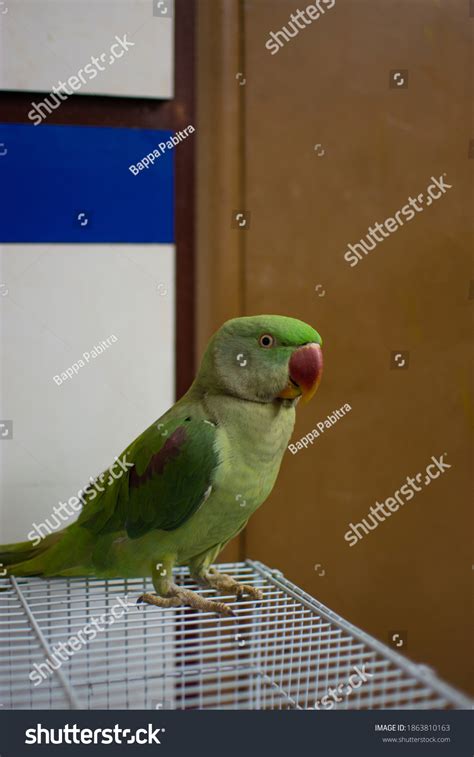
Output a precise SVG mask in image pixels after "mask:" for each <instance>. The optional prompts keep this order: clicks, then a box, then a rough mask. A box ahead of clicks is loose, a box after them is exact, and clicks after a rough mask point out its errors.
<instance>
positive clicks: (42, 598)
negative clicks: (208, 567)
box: [0, 561, 471, 710]
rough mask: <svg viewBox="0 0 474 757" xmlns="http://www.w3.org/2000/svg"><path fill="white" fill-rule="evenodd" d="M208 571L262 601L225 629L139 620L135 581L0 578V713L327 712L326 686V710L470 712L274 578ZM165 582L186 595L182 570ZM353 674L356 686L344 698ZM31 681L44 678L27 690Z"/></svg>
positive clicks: (216, 620)
mask: <svg viewBox="0 0 474 757" xmlns="http://www.w3.org/2000/svg"><path fill="white" fill-rule="evenodd" d="M218 567H219V570H221V571H222V572H226V573H228V574H230V575H232V576H233V577H234V578H236V579H237V580H239V581H242V582H244V583H247V584H253V585H254V586H258V587H259V588H261V589H262V590H263V594H264V598H263V600H261V601H255V600H249V599H246V600H245V599H244V600H241V601H239V602H238V603H233V605H232V607H233V609H234V611H235V617H233V618H230V617H225V618H224V617H216V616H215V615H213V614H209V613H202V612H196V611H194V610H191V609H190V608H170V609H166V610H163V609H161V608H156V607H151V606H145V607H144V609H141V610H140V609H138V608H137V607H136V606H135V602H136V599H137V597H138V596H139V594H141V593H142V592H143V591H144V589H146V590H149V591H150V590H151V591H152V590H153V589H152V587H151V585H150V584H149V582H147V581H143V580H141V579H136V580H135V579H129V580H108V581H103V580H88V579H49V580H44V579H40V578H21V579H20V578H18V579H15V578H4V579H1V580H0V649H1V656H0V681H1V690H0V706H3V707H4V708H12V709H41V708H43V709H55V708H61V709H63V708H85V709H160V708H163V709H190V708H200V709H202V708H206V709H207V708H217V709H312V708H315V706H316V707H317V708H318V709H326V706H325V700H324V697H325V696H326V697H327V695H328V692H329V690H330V687H331V688H332V690H333V691H336V692H337V693H336V697H337V701H336V699H335V698H334V697H332V698H331V697H330V698H329V700H328V701H329V702H332V705H328V706H327V708H329V706H331V708H334V709H351V710H352V709H357V710H358V709H373V708H388V709H391V708H397V709H440V708H452V707H457V708H470V707H471V702H470V701H469V700H468V699H467V698H466V697H464V696H463V695H462V694H460V693H459V692H457V691H456V690H455V689H453V688H452V687H450V686H448V685H447V684H446V683H444V682H443V681H440V680H439V679H438V678H436V676H435V675H434V674H433V673H432V672H431V671H430V670H429V669H427V668H425V667H424V666H419V665H415V664H414V663H412V662H410V661H409V660H407V659H406V658H404V657H402V656H401V655H399V654H397V653H396V652H394V651H393V650H391V649H389V648H388V647H386V646H384V645H383V644H381V643H380V642H378V641H376V640H375V639H373V638H372V637H370V636H368V635H367V634H365V633H364V632H363V631H360V630H359V629H357V628H355V627H354V626H352V625H351V624H350V623H348V622H347V621H345V620H344V619H343V618H341V617H340V616H338V615H336V614H335V613H333V612H332V611H330V610H328V609H327V608H325V607H324V606H323V605H321V604H320V603H318V602H317V601H316V600H315V599H313V598H312V597H310V596H309V595H307V594H305V592H303V591H302V590H301V589H299V588H298V587H297V586H295V585H294V584H292V583H290V582H289V581H287V580H286V579H285V578H284V577H283V576H282V574H281V573H279V572H278V571H271V570H270V569H268V568H267V567H265V566H264V565H262V564H261V563H257V562H252V561H247V562H245V563H228V564H225V565H219V566H218ZM176 581H177V582H178V583H181V584H185V585H186V586H188V587H190V588H197V587H194V585H193V583H192V581H191V580H190V578H189V574H188V572H187V570H186V569H184V568H183V569H179V570H178V571H176ZM199 591H201V592H202V593H203V594H207V595H209V596H212V597H214V596H215V595H214V592H212V591H206V590H203V589H199ZM223 598H224V599H225V598H226V597H223ZM119 599H121V600H122V605H120V603H119V601H118V600H119ZM227 599H230V597H228V598H227ZM124 604H127V609H126V610H125V609H124V610H123V616H122V617H121V618H120V619H117V620H114V621H113V622H112V623H110V625H106V624H105V621H104V622H102V623H100V624H99V626H104V629H103V630H100V632H99V631H98V632H97V634H96V636H95V638H88V637H85V635H84V633H83V635H82V639H85V643H84V644H83V645H82V646H81V647H80V648H78V649H77V650H76V651H75V652H74V653H73V654H72V655H71V656H70V657H68V655H66V658H65V660H64V661H62V660H61V658H60V657H59V656H58V655H57V654H56V652H55V650H56V649H57V646H56V645H57V644H58V643H59V642H64V643H66V642H69V640H70V639H71V638H72V637H76V638H77V634H78V632H80V631H81V630H84V628H85V627H87V626H88V625H89V626H90V624H91V619H92V618H96V619H98V618H100V617H101V616H102V615H103V614H104V613H110V612H111V610H112V608H114V607H117V608H118V607H119V606H123V605H124ZM109 617H112V616H111V615H110V616H109ZM89 636H90V637H92V632H90V633H89ZM80 638H81V636H79V639H80ZM76 646H77V645H76ZM63 654H64V652H63ZM48 659H49V660H51V665H50V666H47V665H46V662H45V661H46V660H48ZM53 663H54V666H57V669H56V670H53V669H52V667H53ZM35 664H36V666H38V667H36V668H35V667H34V666H35ZM48 667H49V668H51V670H50V671H48V673H47V674H46V671H47V670H48ZM355 669H357V670H359V671H361V672H362V673H364V671H365V676H363V678H366V680H361V678H360V677H359V678H358V679H357V680H358V685H357V687H355V685H354V687H349V685H348V682H349V681H350V680H351V678H350V677H351V675H353V674H354V670H355ZM33 670H37V671H43V673H42V675H43V676H44V680H43V679H42V680H41V683H40V684H38V685H34V683H33V682H32V680H31V679H30V674H31V673H32V671H33ZM38 677H39V676H37V677H36V678H35V679H34V680H35V683H37V679H38ZM349 688H351V690H350V691H349Z"/></svg>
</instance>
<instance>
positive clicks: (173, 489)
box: [78, 416, 219, 539]
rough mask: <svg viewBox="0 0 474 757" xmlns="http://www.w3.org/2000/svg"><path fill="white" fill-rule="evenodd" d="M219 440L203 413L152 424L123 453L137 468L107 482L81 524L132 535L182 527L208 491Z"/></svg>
mask: <svg viewBox="0 0 474 757" xmlns="http://www.w3.org/2000/svg"><path fill="white" fill-rule="evenodd" d="M163 420H164V421H165V420H166V418H164V419H163ZM215 441H216V428H215V426H214V424H212V423H211V422H210V421H206V420H202V419H201V418H196V419H193V418H191V417H189V416H188V417H185V418H183V417H181V419H180V420H173V421H172V420H167V421H166V422H164V423H156V424H153V425H152V426H150V427H149V428H148V429H147V430H146V431H144V432H143V434H142V435H141V436H139V437H138V439H136V440H135V441H134V442H133V443H132V444H131V445H130V446H129V447H128V448H127V449H126V450H125V452H124V453H123V455H122V458H121V459H122V460H123V461H126V463H127V464H132V463H133V468H132V467H130V469H129V470H128V471H127V473H124V474H123V476H122V477H121V478H118V479H117V480H115V481H111V482H110V483H109V484H107V482H106V483H105V487H104V493H103V494H102V495H101V496H100V498H98V499H97V500H96V501H94V502H90V503H88V504H86V505H85V507H84V509H83V511H82V513H81V516H80V518H79V519H78V524H79V525H82V526H85V527H86V528H88V529H90V530H92V531H93V532H94V533H96V534H101V533H106V532H110V531H119V530H125V531H126V532H127V534H128V536H129V537H130V538H132V539H133V538H137V537H139V536H143V535H144V534H146V533H147V532H148V531H150V530H152V529H162V530H164V531H172V530H174V529H176V528H179V526H181V525H182V524H183V523H184V522H185V521H187V520H188V518H190V517H191V516H192V515H193V514H194V513H195V512H196V510H197V509H198V508H199V506H200V505H201V504H202V503H203V502H204V501H205V500H206V498H207V496H208V495H209V493H210V487H211V486H212V481H213V475H214V472H215V470H216V468H217V466H218V464H219V458H218V454H217V451H216V445H215Z"/></svg>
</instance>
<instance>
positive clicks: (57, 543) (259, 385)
mask: <svg viewBox="0 0 474 757" xmlns="http://www.w3.org/2000/svg"><path fill="white" fill-rule="evenodd" d="M321 344H322V340H321V337H320V336H319V334H318V332H317V331H315V330H314V329H313V328H312V327H311V326H308V324H306V323H303V322H302V321H299V320H296V319H294V318H287V317H284V316H277V315H260V316H253V317H246V318H234V319H232V320H230V321H227V322H226V323H224V325H223V326H222V327H221V328H220V329H219V330H218V331H217V332H216V333H215V334H214V336H213V337H212V338H211V340H210V342H209V344H208V346H207V348H206V351H205V354H204V357H203V360H202V363H201V366H200V369H199V372H198V374H197V377H196V379H195V380H194V382H193V384H192V386H191V387H190V389H189V390H188V391H187V392H186V394H185V395H184V396H183V397H182V398H181V399H180V400H179V401H178V402H176V404H175V405H174V406H173V407H172V408H171V409H170V410H168V411H167V412H166V413H165V414H164V415H163V416H161V418H159V420H158V421H155V422H154V423H153V424H152V425H151V426H149V428H147V429H146V431H144V432H143V433H142V434H141V435H140V436H139V437H138V438H137V439H135V441H134V442H132V443H131V444H130V445H129V446H128V447H127V449H126V450H125V451H124V452H123V453H122V455H121V456H120V459H121V473H122V475H117V476H108V480H104V474H103V475H102V476H101V477H100V481H101V482H104V485H103V487H97V486H95V485H93V486H89V487H87V488H86V489H85V490H84V492H83V495H84V507H83V509H82V510H81V512H80V515H79V517H78V518H77V520H76V521H75V522H74V523H72V524H71V525H69V526H68V527H67V528H64V529H63V530H62V531H58V532H55V533H53V534H51V535H49V536H47V537H46V538H44V539H43V540H42V541H41V542H40V543H39V544H37V546H36V547H35V546H32V544H31V542H29V541H27V542H22V543H19V544H11V545H6V546H0V563H3V565H4V566H7V571H8V572H9V573H11V574H12V575H15V576H32V575H37V576H47V577H50V576H91V577H96V578H117V577H120V578H136V577H149V576H151V577H152V581H153V586H154V588H155V590H156V594H151V593H146V594H143V595H142V596H141V597H139V598H138V602H145V603H148V604H153V605H157V606H158V607H178V606H181V605H188V606H190V607H193V608H195V609H199V610H204V611H208V612H216V613H219V614H223V615H232V614H233V613H232V611H231V609H230V608H229V606H228V605H226V604H224V603H223V602H217V601H214V600H211V599H207V598H205V597H203V596H201V595H200V594H198V593H197V592H194V591H191V590H189V589H186V588H184V587H181V586H177V585H176V584H174V583H173V567H174V566H178V565H187V566H189V569H190V573H191V575H192V576H193V578H195V580H196V581H197V582H198V583H199V584H200V585H203V586H206V587H212V588H213V589H215V590H217V591H218V592H221V593H225V594H234V595H236V596H237V597H241V596H243V595H244V594H247V595H249V596H250V597H252V598H261V592H260V591H259V590H258V589H256V588H255V587H253V586H246V585H244V584H240V583H238V582H237V581H236V580H235V579H233V578H231V577H230V576H227V575H225V574H221V573H219V572H218V571H217V570H216V569H215V568H213V567H211V566H212V563H213V562H214V561H215V559H216V557H217V555H218V554H219V552H220V551H221V550H222V549H223V547H224V546H225V545H226V544H227V542H229V541H230V540H231V539H233V538H234V537H235V536H236V535H237V534H238V533H239V532H240V531H241V530H242V529H243V528H245V526H246V524H247V521H248V519H249V517H250V516H251V515H252V513H253V512H255V510H256V509H257V508H258V507H260V505H261V504H262V503H263V502H264V501H265V500H266V499H267V497H268V496H269V494H270V492H271V491H272V489H273V486H274V484H275V480H276V478H277V475H278V471H279V468H280V464H281V461H282V458H283V454H284V452H285V450H286V448H287V445H288V442H289V439H290V436H291V434H292V431H293V427H294V423H295V406H296V404H297V403H298V401H299V399H300V398H301V397H302V398H303V400H306V401H307V400H309V399H310V398H311V397H312V396H313V394H314V393H315V391H316V389H317V387H318V385H319V382H320V379H321V374H322V366H323V360H322V351H321ZM117 459H118V458H116V460H117ZM109 470H110V469H109ZM105 479H107V476H106V477H105Z"/></svg>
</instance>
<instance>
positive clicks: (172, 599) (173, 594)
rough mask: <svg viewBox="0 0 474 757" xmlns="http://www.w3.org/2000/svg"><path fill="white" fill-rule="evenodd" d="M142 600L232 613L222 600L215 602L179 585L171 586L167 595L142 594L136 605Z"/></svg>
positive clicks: (221, 613)
mask: <svg viewBox="0 0 474 757" xmlns="http://www.w3.org/2000/svg"><path fill="white" fill-rule="evenodd" d="M142 602H144V603H145V604H148V605H156V606H157V607H183V606H187V607H192V608H193V609H194V610H202V611H203V612H215V613H217V614H218V615H229V616H233V615H234V613H233V611H232V610H231V609H230V607H228V606H227V605H226V604H224V602H216V601H214V600H213V599H205V598H204V597H201V595H200V594H197V593H196V592H195V591H191V590H190V589H183V588H181V587H180V586H173V587H172V588H171V589H170V591H169V596H167V597H159V596H158V595H157V594H142V595H141V596H140V597H138V599H137V605H139V604H140V603H142Z"/></svg>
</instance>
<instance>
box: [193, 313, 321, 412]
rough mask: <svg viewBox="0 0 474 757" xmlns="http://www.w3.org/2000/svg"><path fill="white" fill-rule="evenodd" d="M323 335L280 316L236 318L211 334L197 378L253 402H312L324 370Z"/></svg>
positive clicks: (222, 390) (305, 324)
mask: <svg viewBox="0 0 474 757" xmlns="http://www.w3.org/2000/svg"><path fill="white" fill-rule="evenodd" d="M321 345H322V339H321V337H320V336H319V334H318V332H317V331H315V329H313V328H312V327H311V326H309V325H308V324H307V323H304V322H303V321H298V320H296V319H295V318H286V317H285V316H280V315H258V316H252V317H248V318H233V319H232V320H231V321H227V322H226V323H224V325H223V326H221V328H220V329H219V331H217V332H216V333H215V334H214V336H213V337H212V339H211V341H210V343H209V345H208V347H207V350H206V354H205V356H204V359H203V363H202V366H201V369H200V372H199V376H198V382H199V383H200V384H201V385H203V383H204V381H205V382H208V384H209V388H214V389H217V390H218V391H219V392H222V393H226V394H230V395H232V396H234V397H238V398H240V399H244V400H251V401H253V402H275V401H286V403H287V404H295V403H296V401H297V400H298V399H299V398H300V397H302V398H303V401H309V400H310V399H311V397H312V396H313V395H314V393H315V392H316V389H317V388H318V386H319V382H320V380H321V374H322V370H323V353H322V350H321Z"/></svg>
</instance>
